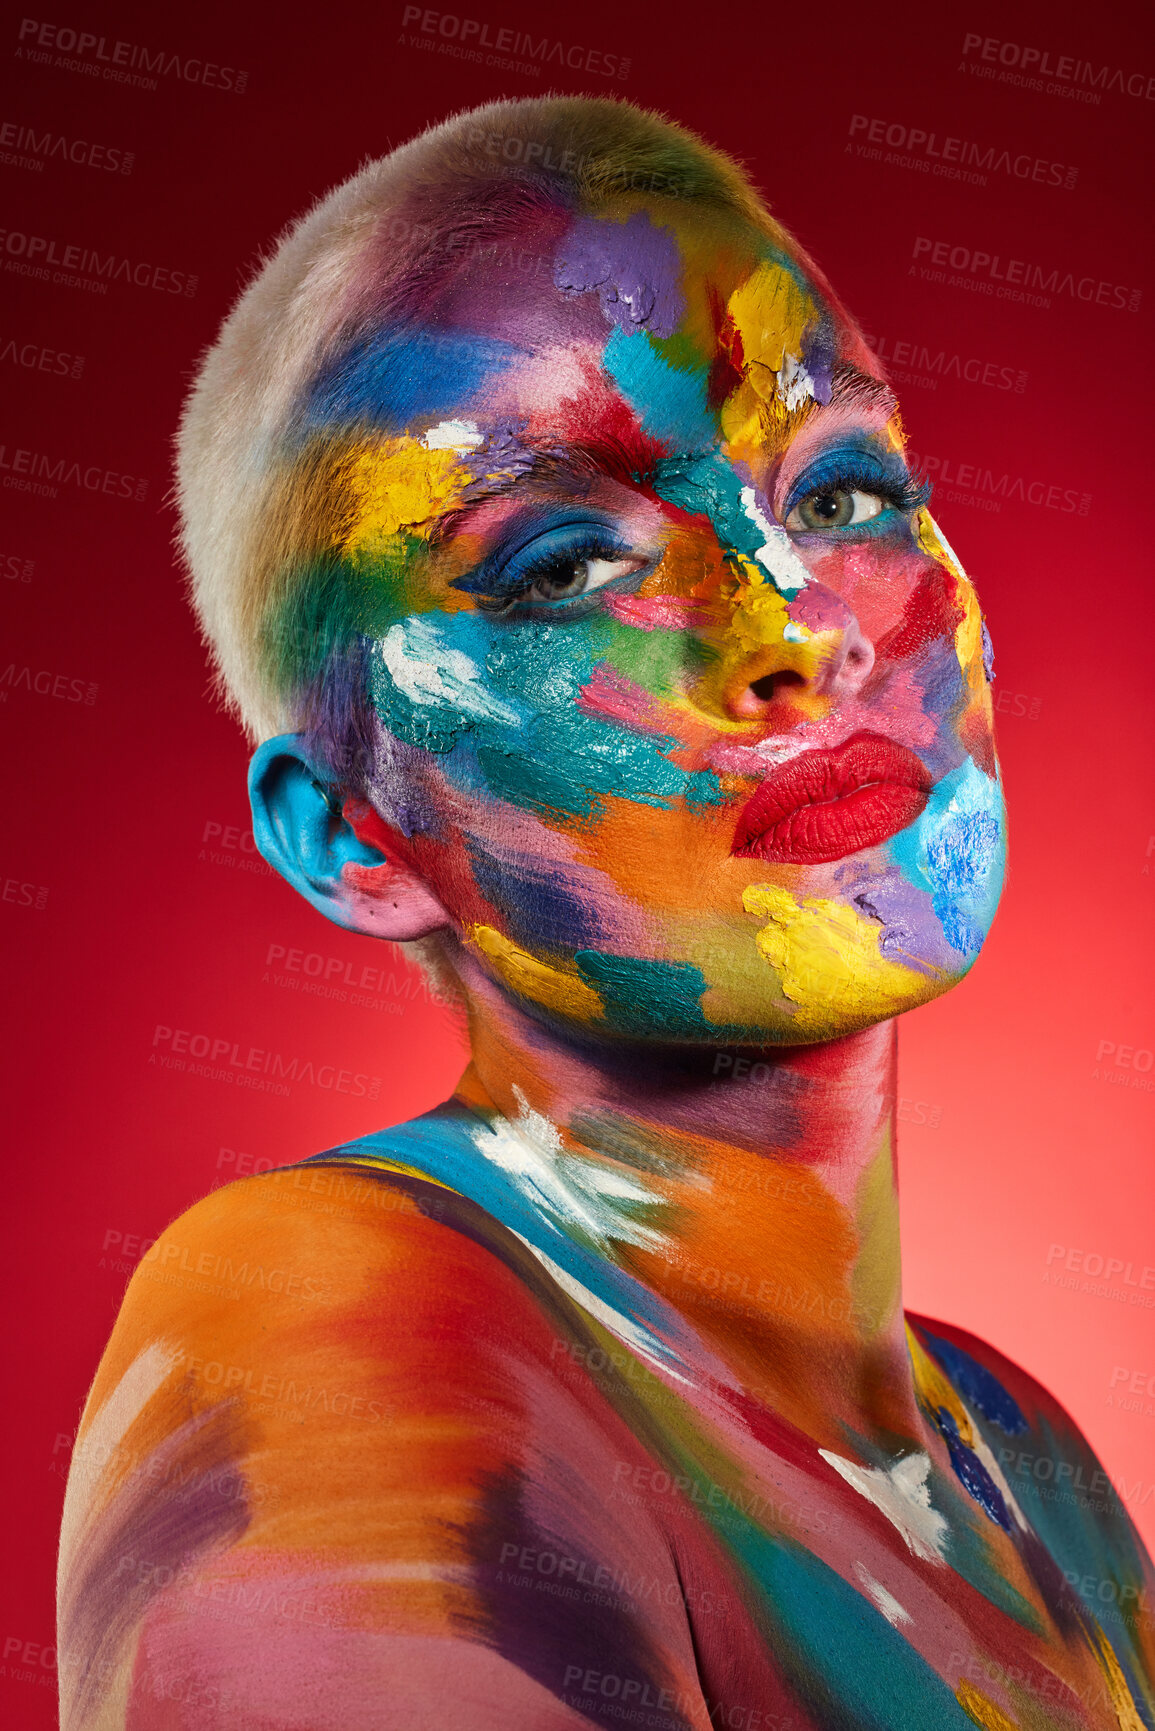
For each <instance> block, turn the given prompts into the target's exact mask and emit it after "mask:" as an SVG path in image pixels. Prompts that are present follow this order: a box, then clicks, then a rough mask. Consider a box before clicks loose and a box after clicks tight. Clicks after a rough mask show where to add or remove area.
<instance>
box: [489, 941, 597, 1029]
mask: <svg viewBox="0 0 1155 1731" xmlns="http://www.w3.org/2000/svg"><path fill="white" fill-rule="evenodd" d="M469 939H470V941H471V942H472V943H474V944H476V945H477V947H478V949H479V950H480V951H481V952H482V954H483V955H486V956H488V957H489V959H490V961H491V962H492V963H493V965H494V967H495V968H496V969H497V972H498V973H499V974H500V975H501V978H502V979H503V980H504V981H505V983H506V985H507V986H508V987H509V988H510V990H511V991H514V992H518V993H519V994H520V995H521V996H522V997H523V998H531V999H532V1000H533V1002H534V1003H535V1004H541V1005H542V1006H543V1008H544V1009H547V1010H556V1011H557V1012H558V1014H559V1015H562V1016H576V1017H579V1018H580V1019H581V1020H582V1021H587V1022H589V1021H594V1020H596V1019H597V1018H598V1017H600V1016H604V1015H605V1005H604V1004H603V1003H602V999H601V994H600V993H599V992H596V991H595V990H594V988H593V986H591V985H588V984H587V983H586V981H585V980H583V979H582V978H581V976H580V975H579V974H577V973H565V972H564V971H563V970H562V969H561V968H553V967H550V965H549V964H548V962H542V961H539V960H538V958H537V957H536V956H531V955H530V954H529V951H528V950H521V949H518V947H517V945H516V944H514V943H511V942H510V940H509V939H508V938H507V937H505V936H504V935H503V933H501V932H499V931H498V930H497V929H496V927H494V926H483V925H475V926H474V927H473V929H472V931H471V932H470V933H469Z"/></svg>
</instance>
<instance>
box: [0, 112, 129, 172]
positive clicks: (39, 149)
mask: <svg viewBox="0 0 1155 1731" xmlns="http://www.w3.org/2000/svg"><path fill="white" fill-rule="evenodd" d="M12 153H16V154H12ZM53 160H55V161H57V162H71V163H74V164H75V165H76V167H77V168H97V169H102V170H103V171H104V172H105V173H107V174H131V173H132V165H133V163H134V162H135V161H136V156H135V155H134V153H133V152H132V151H131V150H120V149H117V148H115V147H114V146H112V145H110V144H93V143H92V142H91V141H90V140H89V139H87V138H66V137H65V136H64V135H63V133H59V132H37V131H36V130H35V128H34V127H31V126H20V125H18V124H17V123H16V122H15V121H12V120H6V121H4V122H3V123H2V124H0V162H6V163H8V165H9V166H10V167H15V168H35V169H42V168H43V167H44V164H45V162H50V161H53Z"/></svg>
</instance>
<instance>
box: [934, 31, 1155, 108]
mask: <svg viewBox="0 0 1155 1731" xmlns="http://www.w3.org/2000/svg"><path fill="white" fill-rule="evenodd" d="M962 51H963V59H964V61H970V62H971V63H972V64H971V65H969V66H968V67H967V71H968V72H970V71H974V72H979V73H981V74H983V75H984V76H985V77H988V78H991V77H996V78H1000V69H1001V73H1002V74H1003V75H1005V76H1001V78H1000V81H1001V82H1003V83H1007V84H1023V85H1026V87H1027V88H1028V89H1031V90H1043V89H1045V88H1046V86H1045V84H1044V80H1045V79H1048V78H1049V79H1051V80H1053V81H1054V83H1056V84H1059V85H1063V84H1066V85H1070V86H1073V87H1074V88H1076V89H1078V90H1079V91H1080V93H1081V95H1082V97H1083V99H1084V100H1085V101H1092V102H1093V101H1097V100H1098V95H1099V93H1100V92H1102V91H1105V90H1113V91H1116V92H1117V93H1118V95H1120V96H1132V97H1135V98H1136V100H1138V101H1141V102H1155V76H1151V75H1148V74H1147V73H1146V72H1129V71H1128V70H1127V69H1126V68H1125V67H1122V66H1109V65H1108V66H1104V65H1103V64H1102V63H1101V62H1100V63H1096V62H1095V61H1092V60H1076V59H1075V58H1074V56H1073V55H1070V54H1055V55H1052V52H1051V50H1050V49H1049V48H1034V47H1031V46H1029V45H1028V44H1026V43H1023V42H1004V41H1002V39H1001V38H1000V37H998V36H980V35H978V34H977V32H975V31H969V30H968V32H967V34H966V35H965V36H964V37H963V50H962ZM988 67H989V68H990V70H989V71H988V70H987V68H988Z"/></svg>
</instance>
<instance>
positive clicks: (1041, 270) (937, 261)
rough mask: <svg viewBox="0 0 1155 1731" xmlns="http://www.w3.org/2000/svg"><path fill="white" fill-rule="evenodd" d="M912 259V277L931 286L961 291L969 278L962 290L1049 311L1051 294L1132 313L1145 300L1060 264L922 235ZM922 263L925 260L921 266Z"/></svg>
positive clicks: (1137, 291)
mask: <svg viewBox="0 0 1155 1731" xmlns="http://www.w3.org/2000/svg"><path fill="white" fill-rule="evenodd" d="M912 257H913V259H914V260H915V262H914V263H913V264H912V265H911V267H910V274H911V275H914V274H919V275H921V276H923V277H924V278H925V279H926V280H927V281H928V282H940V281H941V282H949V283H951V284H952V286H960V285H959V284H958V283H957V281H956V279H958V278H966V277H969V278H972V279H973V283H964V284H962V285H961V286H964V287H970V286H976V287H979V286H981V289H982V292H983V293H986V294H993V295H996V296H997V297H998V299H1000V300H1017V301H1026V302H1027V303H1029V304H1030V305H1034V306H1050V304H1051V302H1050V296H1051V295H1067V296H1068V297H1069V298H1070V299H1071V300H1078V301H1084V302H1086V303H1088V304H1094V305H1095V306H1100V307H1110V308H1112V309H1113V310H1115V311H1117V312H1129V313H1137V312H1138V311H1139V307H1140V304H1141V302H1142V300H1143V291H1142V289H1137V288H1128V287H1127V286H1126V285H1125V284H1123V283H1113V282H1109V281H1105V280H1104V279H1103V278H1101V277H1095V276H1079V277H1077V276H1076V275H1075V273H1074V271H1069V270H1068V271H1064V270H1061V269H1060V268H1059V266H1058V265H1055V266H1053V267H1052V268H1051V269H1050V270H1047V269H1046V268H1045V267H1044V266H1043V265H1040V264H1032V263H1031V262H1030V260H1029V259H1022V258H1007V259H1004V258H1003V255H1002V254H1001V253H998V252H983V251H980V250H979V249H977V248H972V247H969V246H954V245H952V244H951V242H950V241H949V240H930V239H928V238H927V236H926V235H921V234H920V235H916V236H915V241H914V251H913V253H912ZM920 260H923V261H925V262H924V263H923V264H922V265H921V267H920V265H919V261H920ZM948 270H950V271H952V272H953V273H954V275H953V277H950V278H948V277H947V276H946V272H947V271H948ZM936 273H937V274H936ZM996 285H997V286H996Z"/></svg>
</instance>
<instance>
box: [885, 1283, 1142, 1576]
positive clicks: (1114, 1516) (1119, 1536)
mask: <svg viewBox="0 0 1155 1731" xmlns="http://www.w3.org/2000/svg"><path fill="white" fill-rule="evenodd" d="M907 1320H908V1322H909V1323H910V1324H911V1327H912V1328H913V1330H914V1332H915V1334H916V1335H917V1337H918V1339H919V1342H920V1344H921V1345H922V1346H923V1347H924V1349H925V1350H926V1351H927V1352H929V1353H930V1355H931V1357H932V1358H934V1359H935V1360H936V1362H937V1363H938V1365H939V1366H940V1368H941V1369H942V1370H943V1371H944V1372H945V1374H946V1376H947V1378H948V1379H949V1381H950V1382H951V1383H952V1384H953V1386H954V1387H955V1388H956V1389H957V1390H958V1392H959V1394H960V1395H961V1396H962V1398H963V1399H964V1400H965V1401H966V1403H967V1405H968V1407H969V1409H970V1410H971V1411H972V1412H973V1413H974V1414H975V1415H976V1417H978V1418H979V1419H980V1420H981V1421H985V1429H986V1434H987V1441H988V1444H989V1446H990V1448H991V1452H992V1454H993V1455H994V1457H995V1460H996V1461H997V1463H998V1466H999V1467H1000V1469H1001V1471H1002V1473H1003V1475H1004V1477H1005V1479H1006V1482H1007V1484H1008V1486H1009V1487H1010V1489H1011V1491H1012V1493H1013V1495H1014V1497H1015V1499H1016V1501H1017V1502H1018V1503H1019V1506H1020V1507H1021V1509H1022V1511H1023V1513H1024V1515H1025V1516H1026V1517H1027V1518H1028V1520H1030V1522H1031V1524H1032V1525H1033V1526H1034V1527H1035V1528H1036V1530H1037V1531H1038V1532H1039V1533H1040V1535H1041V1536H1042V1537H1043V1539H1044V1541H1045V1543H1046V1544H1047V1546H1048V1549H1050V1550H1051V1552H1052V1554H1053V1555H1055V1556H1057V1557H1058V1558H1059V1559H1060V1560H1062V1559H1064V1558H1071V1559H1073V1560H1075V1561H1078V1562H1080V1563H1081V1562H1082V1561H1083V1560H1084V1559H1085V1558H1086V1556H1087V1555H1088V1544H1089V1543H1092V1542H1093V1543H1092V1548H1093V1549H1095V1550H1096V1551H1098V1550H1100V1549H1101V1547H1103V1546H1106V1547H1107V1550H1108V1551H1109V1552H1112V1553H1114V1554H1116V1555H1120V1556H1122V1557H1124V1558H1125V1559H1126V1560H1127V1561H1128V1562H1129V1564H1131V1565H1132V1566H1133V1567H1134V1568H1135V1569H1136V1570H1137V1571H1139V1572H1140V1573H1142V1571H1143V1570H1144V1568H1146V1569H1149V1568H1150V1562H1149V1560H1148V1559H1147V1556H1146V1551H1145V1549H1144V1546H1143V1543H1142V1540H1141V1539H1140V1538H1139V1536H1138V1534H1137V1533H1136V1531H1135V1528H1134V1525H1133V1523H1132V1519H1131V1513H1130V1507H1129V1497H1128V1492H1129V1491H1134V1490H1135V1489H1136V1488H1138V1490H1139V1492H1140V1494H1142V1492H1143V1490H1144V1489H1145V1488H1146V1487H1143V1486H1139V1487H1132V1486H1128V1485H1127V1484H1126V1483H1125V1482H1124V1481H1122V1480H1119V1481H1118V1482H1117V1483H1116V1482H1113V1481H1112V1479H1111V1477H1110V1475H1109V1474H1108V1473H1107V1471H1106V1469H1105V1468H1104V1466H1103V1464H1102V1462H1101V1461H1100V1459H1099V1457H1098V1455H1097V1454H1096V1453H1095V1450H1094V1449H1093V1448H1092V1446H1091V1444H1090V1442H1089V1441H1088V1440H1087V1437H1086V1436H1085V1435H1084V1433H1083V1431H1082V1429H1081V1428H1080V1426H1079V1425H1078V1424H1077V1423H1076V1422H1075V1420H1074V1419H1073V1418H1072V1417H1071V1414H1070V1413H1069V1412H1068V1411H1067V1409H1066V1407H1065V1406H1064V1405H1063V1404H1062V1402H1061V1401H1060V1400H1059V1399H1058V1398H1057V1396H1055V1395H1054V1394H1052V1393H1051V1391H1050V1390H1049V1389H1048V1388H1046V1387H1045V1386H1044V1384H1043V1383H1041V1382H1040V1381H1039V1380H1038V1378H1037V1377H1034V1376H1032V1375H1030V1373H1029V1372H1028V1371H1025V1370H1024V1369H1023V1368H1022V1367H1021V1365H1018V1364H1016V1363H1015V1361H1014V1360H1013V1359H1011V1358H1008V1357H1007V1355H1006V1354H1005V1353H1003V1352H1000V1351H999V1350H998V1348H997V1347H994V1346H992V1345H991V1344H990V1343H989V1342H988V1341H985V1340H982V1339H980V1338H979V1336H978V1335H974V1334H971V1333H969V1332H968V1331H967V1330H966V1329H964V1328H958V1327H956V1326H955V1325H954V1324H953V1323H947V1322H938V1321H935V1320H932V1319H931V1318H928V1317H922V1316H915V1315H912V1314H909V1313H908V1317H907Z"/></svg>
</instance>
